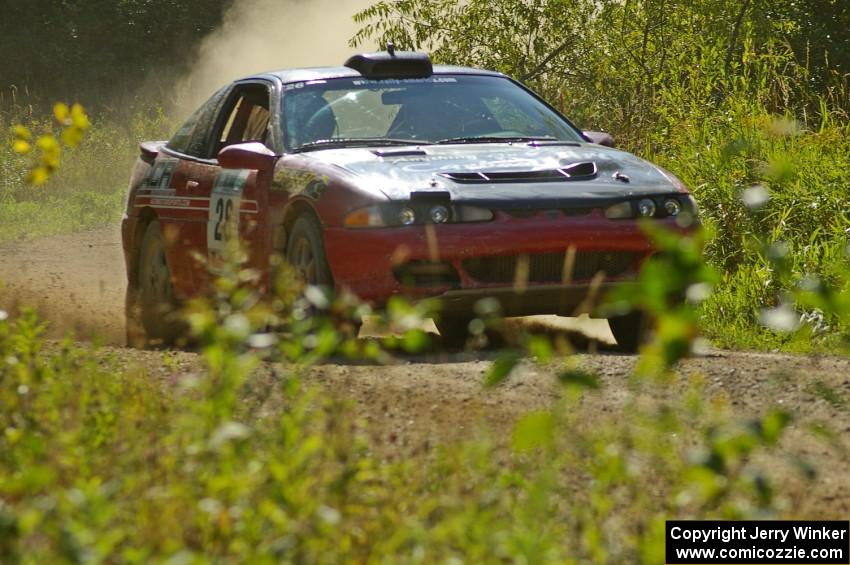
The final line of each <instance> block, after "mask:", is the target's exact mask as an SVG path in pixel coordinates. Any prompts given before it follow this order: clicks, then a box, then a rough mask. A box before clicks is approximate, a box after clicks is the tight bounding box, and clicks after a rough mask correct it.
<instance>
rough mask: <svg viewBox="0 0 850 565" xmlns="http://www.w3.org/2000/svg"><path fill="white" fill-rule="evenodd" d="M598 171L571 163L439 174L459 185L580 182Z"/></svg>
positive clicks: (586, 164)
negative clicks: (516, 169) (556, 167)
mask: <svg viewBox="0 0 850 565" xmlns="http://www.w3.org/2000/svg"><path fill="white" fill-rule="evenodd" d="M598 172H599V171H598V169H597V167H596V163H594V162H593V161H586V162H582V163H573V164H571V165H567V166H565V167H561V168H560V169H548V170H546V169H544V170H540V171H475V172H468V171H463V172H457V173H451V172H445V173H440V176H443V177H445V178H447V179H449V180H452V181H454V182H456V183H460V184H483V183H517V182H563V181H580V180H590V179H592V178H595V177H596V175H597V173H598Z"/></svg>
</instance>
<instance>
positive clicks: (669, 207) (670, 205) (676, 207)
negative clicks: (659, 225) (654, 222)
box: [664, 198, 682, 216]
mask: <svg viewBox="0 0 850 565" xmlns="http://www.w3.org/2000/svg"><path fill="white" fill-rule="evenodd" d="M664 211H665V212H667V215H668V216H678V215H679V212H681V211H682V205H681V204H679V201H678V200H675V199H673V198H668V199H667V200H665V201H664Z"/></svg>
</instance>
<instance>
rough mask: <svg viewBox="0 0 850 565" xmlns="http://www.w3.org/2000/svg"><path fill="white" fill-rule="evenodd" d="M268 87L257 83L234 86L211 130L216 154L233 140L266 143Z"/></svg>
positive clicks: (267, 131)
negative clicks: (215, 130)
mask: <svg viewBox="0 0 850 565" xmlns="http://www.w3.org/2000/svg"><path fill="white" fill-rule="evenodd" d="M269 116H270V114H269V89H268V88H267V87H266V86H264V85H261V84H244V85H238V86H237V87H236V88H235V89H234V91H233V94H232V95H231V96H230V99H229V100H228V102H227V104H226V105H225V106H224V109H223V111H222V113H221V118H220V119H219V126H218V127H219V129H218V131H217V132H216V133H215V135H214V137H213V139H215V141H216V143H215V145H216V147H215V153H218V152H219V151H220V150H221V148H222V147H227V146H228V145H233V144H235V143H245V142H248V141H259V142H260V143H265V144H267V145H268V144H269V143H270V142H271V140H270V139H269Z"/></svg>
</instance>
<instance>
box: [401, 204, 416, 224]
mask: <svg viewBox="0 0 850 565" xmlns="http://www.w3.org/2000/svg"><path fill="white" fill-rule="evenodd" d="M415 221H416V212H414V211H413V210H412V209H411V208H402V209H401V210H400V211H399V213H398V223H400V224H401V225H403V226H409V225H411V224H413V223H414V222H415Z"/></svg>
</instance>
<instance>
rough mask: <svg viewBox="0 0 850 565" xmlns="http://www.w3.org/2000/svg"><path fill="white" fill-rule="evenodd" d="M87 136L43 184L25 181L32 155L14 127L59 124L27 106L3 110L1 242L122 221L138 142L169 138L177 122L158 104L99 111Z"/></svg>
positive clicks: (40, 129)
mask: <svg viewBox="0 0 850 565" xmlns="http://www.w3.org/2000/svg"><path fill="white" fill-rule="evenodd" d="M93 122H94V123H93V127H92V128H91V129H90V130H89V132H88V133H87V135H86V139H85V141H84V142H83V143H82V145H80V146H79V147H78V148H76V149H65V150H64V151H63V153H62V158H61V163H60V170H59V172H58V173H57V174H56V175H54V177H53V178H51V180H49V181H48V182H47V183H46V184H44V185H41V186H37V187H36V186H30V185H28V184H27V183H26V182H25V170H26V167H27V164H28V161H27V159H26V158H23V157H20V156H18V155H17V154H15V153H14V152H13V151H12V147H11V145H12V140H13V137H12V126H13V125H16V124H24V125H26V126H27V127H29V128H30V129H31V130H32V131H33V132H34V133H35V134H36V135H39V134H42V133H53V132H54V130H55V127H54V124H53V123H51V122H50V121H48V120H44V119H35V118H33V117H31V116H29V115H28V114H27V111H26V109H25V108H24V107H22V106H18V105H15V106H11V107H9V108H7V109H6V110H5V111H0V243H3V242H6V241H14V240H25V239H32V238H37V237H46V236H50V235H55V234H61V233H68V232H74V231H83V230H88V229H93V228H97V227H102V226H106V225H112V224H115V223H117V222H118V221H119V220H120V218H121V215H122V213H123V212H124V205H125V201H126V200H125V199H126V194H127V182H128V179H129V174H130V173H129V171H130V169H131V167H132V164H133V161H134V160H135V159H136V157H137V155H138V142H139V141H143V140H147V139H162V138H163V137H167V136H168V134H169V132H170V129H171V124H170V123H169V120H168V119H167V118H166V117H165V115H164V114H163V113H162V111H161V110H159V109H157V108H147V109H145V108H137V109H125V110H124V111H123V112H122V113H121V114H118V113H115V112H113V113H111V114H106V115H102V116H95V117H94V120H93Z"/></svg>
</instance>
